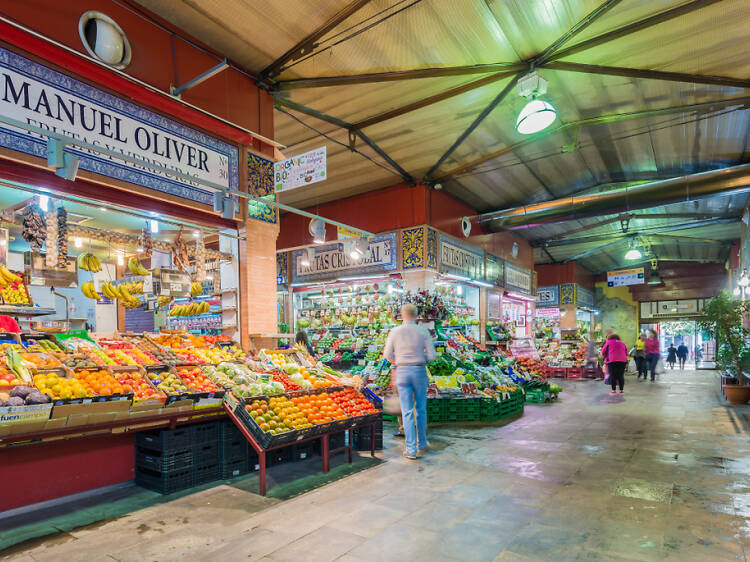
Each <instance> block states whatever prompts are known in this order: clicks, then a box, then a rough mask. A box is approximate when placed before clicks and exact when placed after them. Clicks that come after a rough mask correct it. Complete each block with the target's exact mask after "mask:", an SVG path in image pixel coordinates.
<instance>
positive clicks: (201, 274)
mask: <svg viewBox="0 0 750 562" xmlns="http://www.w3.org/2000/svg"><path fill="white" fill-rule="evenodd" d="M195 280H196V281H197V282H198V283H203V281H205V280H206V245H205V244H204V243H203V232H200V234H199V236H198V239H197V240H196V241H195Z"/></svg>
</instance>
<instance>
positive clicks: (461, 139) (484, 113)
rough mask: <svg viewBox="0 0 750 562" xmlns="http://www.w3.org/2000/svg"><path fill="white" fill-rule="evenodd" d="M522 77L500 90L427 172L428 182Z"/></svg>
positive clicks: (514, 78) (519, 75) (512, 79)
mask: <svg viewBox="0 0 750 562" xmlns="http://www.w3.org/2000/svg"><path fill="white" fill-rule="evenodd" d="M520 77H521V74H520V73H519V74H516V75H515V76H514V77H513V78H511V80H510V82H508V84H506V85H505V88H503V89H502V90H500V93H499V94H497V95H496V96H495V99H493V100H492V101H491V102H490V104H489V105H488V106H487V107H485V108H484V109H483V110H482V113H480V114H479V115H478V116H477V118H476V119H474V121H473V122H472V123H471V125H469V126H468V127H467V128H466V130H465V131H464V132H463V133H461V135H460V136H459V137H458V138H457V139H456V140H455V142H454V143H453V144H452V145H451V146H450V148H449V149H448V150H446V151H445V153H444V154H443V155H442V156H441V157H440V158H439V159H438V161H437V162H435V165H434V166H433V167H432V168H430V169H429V170H428V171H427V173H426V174H425V179H426V180H428V181H429V180H430V178H431V177H432V174H434V173H435V172H436V171H437V170H438V168H440V166H441V165H442V163H443V162H445V161H446V159H448V157H449V156H450V155H451V154H453V152H454V151H455V150H456V149H457V148H458V147H459V146H461V143H463V142H464V141H465V140H466V138H467V137H468V136H469V135H470V134H471V133H472V132H474V129H476V128H477V127H478V126H479V125H480V123H481V122H482V121H484V119H485V118H486V117H487V116H488V115H489V114H490V113H492V110H493V109H495V108H496V107H497V106H498V105H499V104H500V102H502V101H503V100H504V99H505V97H506V96H507V95H508V94H509V93H510V92H511V91H512V90H513V88H515V87H516V83H517V82H518V79H519V78H520Z"/></svg>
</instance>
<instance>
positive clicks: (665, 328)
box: [641, 319, 716, 369]
mask: <svg viewBox="0 0 750 562" xmlns="http://www.w3.org/2000/svg"><path fill="white" fill-rule="evenodd" d="M648 330H655V331H656V333H657V334H658V337H659V350H660V352H661V356H662V360H663V361H664V364H665V365H666V361H667V355H668V350H669V347H670V345H674V346H675V347H676V348H679V346H680V345H681V344H685V346H686V347H687V348H688V355H687V361H686V362H685V368H686V369H714V368H716V363H715V359H716V344H715V342H714V340H713V339H712V338H711V337H710V336H709V335H708V334H706V333H705V332H703V331H702V330H701V329H700V328H699V327H698V323H697V322H696V321H695V320H686V319H674V320H660V321H659V322H657V323H655V324H641V332H646V331H648Z"/></svg>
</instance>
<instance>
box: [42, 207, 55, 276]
mask: <svg viewBox="0 0 750 562" xmlns="http://www.w3.org/2000/svg"><path fill="white" fill-rule="evenodd" d="M46 223H47V239H46V244H45V248H44V252H45V255H44V265H46V266H47V267H57V261H58V255H57V216H56V215H55V216H50V217H49V219H48V220H47V221H46Z"/></svg>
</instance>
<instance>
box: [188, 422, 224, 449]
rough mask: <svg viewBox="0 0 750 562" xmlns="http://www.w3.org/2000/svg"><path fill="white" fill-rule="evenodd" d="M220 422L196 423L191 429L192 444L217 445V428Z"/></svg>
mask: <svg viewBox="0 0 750 562" xmlns="http://www.w3.org/2000/svg"><path fill="white" fill-rule="evenodd" d="M220 424H221V422H218V421H212V422H204V423H197V424H194V425H193V426H192V428H193V443H196V444H198V443H217V442H218V441H219V426H220Z"/></svg>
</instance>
